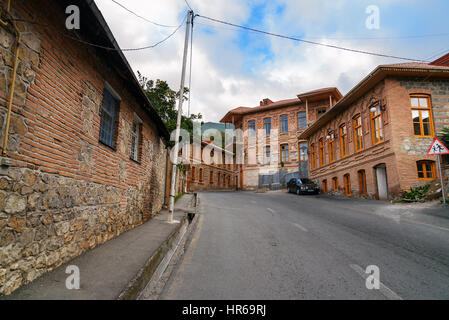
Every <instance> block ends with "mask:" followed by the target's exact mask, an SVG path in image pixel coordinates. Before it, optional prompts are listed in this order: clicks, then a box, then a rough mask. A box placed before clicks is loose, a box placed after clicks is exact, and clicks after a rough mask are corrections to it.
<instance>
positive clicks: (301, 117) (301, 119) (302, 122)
mask: <svg viewBox="0 0 449 320" xmlns="http://www.w3.org/2000/svg"><path fill="white" fill-rule="evenodd" d="M306 128H307V118H306V113H305V112H300V113H298V129H299V130H303V129H306Z"/></svg>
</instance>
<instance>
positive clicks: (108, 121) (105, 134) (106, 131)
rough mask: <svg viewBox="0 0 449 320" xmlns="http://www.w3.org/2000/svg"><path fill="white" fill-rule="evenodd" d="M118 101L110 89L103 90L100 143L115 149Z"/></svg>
mask: <svg viewBox="0 0 449 320" xmlns="http://www.w3.org/2000/svg"><path fill="white" fill-rule="evenodd" d="M118 104H119V99H117V98H116V97H115V95H114V94H113V93H112V91H111V90H110V89H108V88H107V87H105V88H104V93H103V102H102V107H101V108H102V109H101V122H100V142H102V143H104V144H105V145H107V146H109V147H111V148H115V145H114V138H115V135H116V122H117V115H118Z"/></svg>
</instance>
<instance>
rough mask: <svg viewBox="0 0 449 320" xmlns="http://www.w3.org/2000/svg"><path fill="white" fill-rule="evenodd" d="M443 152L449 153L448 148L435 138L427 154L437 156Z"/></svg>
mask: <svg viewBox="0 0 449 320" xmlns="http://www.w3.org/2000/svg"><path fill="white" fill-rule="evenodd" d="M443 154H449V149H448V148H446V146H445V145H444V144H443V143H442V142H441V141H440V140H439V139H438V138H435V140H434V141H433V143H432V146H431V147H430V149H429V152H428V153H427V155H428V156H438V155H443Z"/></svg>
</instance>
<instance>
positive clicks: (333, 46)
mask: <svg viewBox="0 0 449 320" xmlns="http://www.w3.org/2000/svg"><path fill="white" fill-rule="evenodd" d="M196 16H197V17H200V18H203V19H206V20H210V21H213V22H216V23H221V24H225V25H229V26H233V27H237V28H240V29H245V30H249V31H253V32H257V33H262V34H266V35H269V36H273V37H277V38H282V39H288V40H293V41H298V42H303V43H308V44H313V45H317V46H321V47H327V48H333V49H338V50H343V51H348V52H354V53H360V54H366V55H371V56H377V57H383V58H393V59H399V60H407V61H419V62H428V61H424V60H420V59H412V58H404V57H398V56H393V55H388V54H382V53H375V52H369V51H364V50H358V49H351V48H346V47H340V46H335V45H330V44H325V43H320V42H315V41H310V40H305V39H299V38H295V37H290V36H285V35H281V34H277V33H272V32H267V31H263V30H258V29H254V28H250V27H245V26H241V25H238V24H234V23H230V22H226V21H222V20H218V19H214V18H210V17H206V16H202V15H199V14H198V15H196Z"/></svg>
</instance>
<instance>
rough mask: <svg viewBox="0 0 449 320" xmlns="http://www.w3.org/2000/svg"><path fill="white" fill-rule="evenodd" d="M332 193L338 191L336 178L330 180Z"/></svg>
mask: <svg viewBox="0 0 449 320" xmlns="http://www.w3.org/2000/svg"><path fill="white" fill-rule="evenodd" d="M332 191H333V192H337V191H338V178H337V177H334V178H332Z"/></svg>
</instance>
